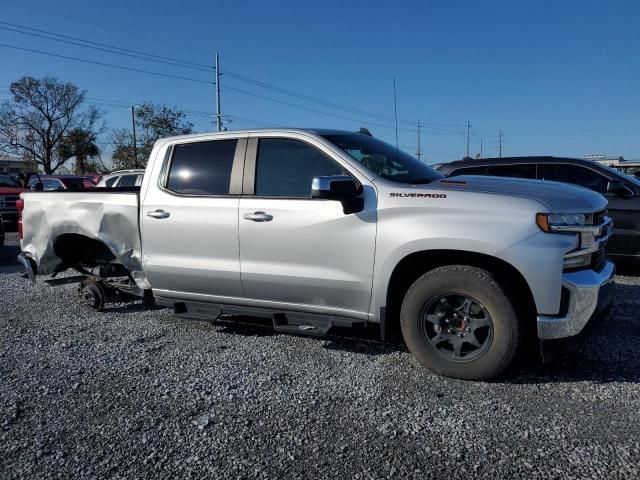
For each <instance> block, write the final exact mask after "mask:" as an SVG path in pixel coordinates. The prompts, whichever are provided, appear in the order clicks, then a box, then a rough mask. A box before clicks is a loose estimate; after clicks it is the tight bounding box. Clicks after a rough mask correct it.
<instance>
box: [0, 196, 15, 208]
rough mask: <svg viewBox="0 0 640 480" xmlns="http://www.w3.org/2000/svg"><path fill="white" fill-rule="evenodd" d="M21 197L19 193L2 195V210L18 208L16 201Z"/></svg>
mask: <svg viewBox="0 0 640 480" xmlns="http://www.w3.org/2000/svg"><path fill="white" fill-rule="evenodd" d="M19 198H20V197H19V196H18V195H5V196H3V197H0V210H16V202H17V201H18V199H19Z"/></svg>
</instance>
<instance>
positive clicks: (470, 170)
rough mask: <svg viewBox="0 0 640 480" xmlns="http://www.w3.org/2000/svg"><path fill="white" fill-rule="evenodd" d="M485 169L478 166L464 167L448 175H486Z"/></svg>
mask: <svg viewBox="0 0 640 480" xmlns="http://www.w3.org/2000/svg"><path fill="white" fill-rule="evenodd" d="M486 174H487V167H486V166H478V167H464V168H458V169H456V170H454V171H453V172H451V173H450V174H449V176H450V177H452V176H454V175H486Z"/></svg>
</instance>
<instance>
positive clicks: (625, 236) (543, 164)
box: [438, 157, 640, 265]
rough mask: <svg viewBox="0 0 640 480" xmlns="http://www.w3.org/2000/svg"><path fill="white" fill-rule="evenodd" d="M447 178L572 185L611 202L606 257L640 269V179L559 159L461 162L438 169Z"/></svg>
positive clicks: (589, 163) (587, 162)
mask: <svg viewBox="0 0 640 480" xmlns="http://www.w3.org/2000/svg"><path fill="white" fill-rule="evenodd" d="M438 170H440V172H442V173H444V174H445V175H447V176H448V177H451V176H454V175H492V176H496V177H516V178H530V179H532V180H535V179H537V180H552V181H555V182H565V183H573V184H575V185H580V186H582V187H586V188H589V189H591V190H595V191H596V192H598V193H601V194H602V195H604V196H605V197H606V198H607V200H609V216H610V217H611V218H613V236H612V237H611V240H609V243H608V245H607V254H608V255H609V256H610V257H612V259H613V260H622V259H624V260H625V261H628V262H630V263H631V262H633V263H635V264H638V265H640V179H639V178H637V177H632V176H630V175H626V174H624V173H621V172H619V171H617V170H614V169H613V168H609V167H607V166H604V165H601V164H599V163H596V162H593V161H591V160H583V159H579V158H559V157H506V158H483V159H481V160H472V159H466V160H459V161H456V162H451V163H445V164H443V165H440V166H439V167H438Z"/></svg>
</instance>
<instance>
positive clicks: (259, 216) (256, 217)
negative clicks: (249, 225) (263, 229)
mask: <svg viewBox="0 0 640 480" xmlns="http://www.w3.org/2000/svg"><path fill="white" fill-rule="evenodd" d="M242 217H243V218H244V219H245V220H251V221H253V222H270V221H271V220H273V215H269V214H268V213H265V212H253V213H245V214H244V215H243V216H242Z"/></svg>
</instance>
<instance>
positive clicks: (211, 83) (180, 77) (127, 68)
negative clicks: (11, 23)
mask: <svg viewBox="0 0 640 480" xmlns="http://www.w3.org/2000/svg"><path fill="white" fill-rule="evenodd" d="M0 47H5V48H13V49H15V50H22V51H23V52H31V53H39V54H41V55H48V56H51V57H57V58H64V59H65V60H73V61H76V62H82V63H91V64H94V65H100V66H103V67H110V68H118V69H120V70H128V71H131V72H138V73H146V74H148V75H156V76H159V77H167V78H174V79H178V80H187V81H190V82H196V83H205V84H207V85H213V82H211V81H207V80H200V79H197V78H191V77H183V76H181V75H172V74H170V73H161V72H152V71H150V70H142V69H140V68H133V67H125V66H123V65H115V64H113V63H104V62H96V61H94V60H86V59H84V58H78V57H70V56H67V55H60V54H57V53H51V52H43V51H42V50H35V49H32V48H24V47H18V46H16V45H8V44H6V43H0Z"/></svg>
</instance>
